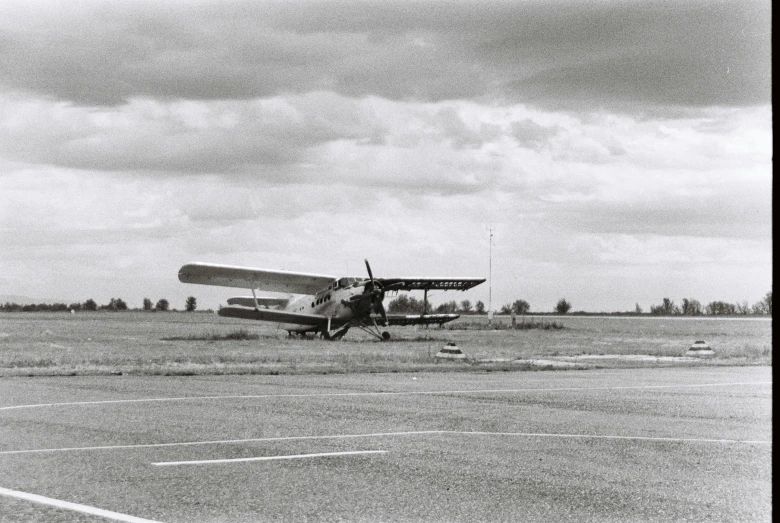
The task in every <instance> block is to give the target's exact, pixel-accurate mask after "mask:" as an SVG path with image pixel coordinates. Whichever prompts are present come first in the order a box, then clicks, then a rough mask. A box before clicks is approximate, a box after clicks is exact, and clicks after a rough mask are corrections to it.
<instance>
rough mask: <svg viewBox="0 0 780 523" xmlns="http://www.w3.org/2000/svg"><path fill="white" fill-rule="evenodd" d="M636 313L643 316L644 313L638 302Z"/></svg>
mask: <svg viewBox="0 0 780 523" xmlns="http://www.w3.org/2000/svg"><path fill="white" fill-rule="evenodd" d="M634 312H635V313H636V314H642V313H643V312H644V311H643V310H642V307H641V306H640V305H639V303H638V302H637V304H636V307H635V308H634Z"/></svg>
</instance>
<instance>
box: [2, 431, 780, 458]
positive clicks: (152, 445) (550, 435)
mask: <svg viewBox="0 0 780 523" xmlns="http://www.w3.org/2000/svg"><path fill="white" fill-rule="evenodd" d="M446 434H454V435H466V436H469V435H471V436H517V437H528V438H591V439H625V440H638V441H679V442H683V441H685V442H692V443H694V442H695V443H742V444H755V445H769V444H771V443H772V442H771V441H765V440H739V439H709V438H701V439H697V438H673V437H669V438H662V437H652V436H613V435H599V434H557V433H543V432H480V431H457V430H418V431H405V432H374V433H368V434H332V435H325V436H279V437H271V438H246V439H224V440H208V441H183V442H179V443H142V444H138V445H105V446H99V447H65V448H51V449H27V450H4V451H0V455H8V454H35V453H44V452H77V451H93V450H121V449H145V448H162V447H186V446H194V445H233V444H240V443H263V442H275V441H302V440H326V439H357V438H382V437H395V436H433V435H446Z"/></svg>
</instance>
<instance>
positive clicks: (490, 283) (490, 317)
mask: <svg viewBox="0 0 780 523" xmlns="http://www.w3.org/2000/svg"><path fill="white" fill-rule="evenodd" d="M488 230H489V231H490V248H489V252H490V266H489V269H488V270H489V272H488V324H490V322H491V321H492V320H493V227H490V228H489V229H488Z"/></svg>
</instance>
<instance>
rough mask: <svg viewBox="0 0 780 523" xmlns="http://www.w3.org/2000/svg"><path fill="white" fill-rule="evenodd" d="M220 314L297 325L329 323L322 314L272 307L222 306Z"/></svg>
mask: <svg viewBox="0 0 780 523" xmlns="http://www.w3.org/2000/svg"><path fill="white" fill-rule="evenodd" d="M218 314H219V315H220V316H226V317H228V318H242V319H245V320H260V321H270V322H273V323H295V324H297V325H327V324H328V317H327V316H322V315H321V314H301V313H299V312H285V311H276V310H271V309H259V310H258V309H249V308H246V307H222V308H221V309H219V312H218Z"/></svg>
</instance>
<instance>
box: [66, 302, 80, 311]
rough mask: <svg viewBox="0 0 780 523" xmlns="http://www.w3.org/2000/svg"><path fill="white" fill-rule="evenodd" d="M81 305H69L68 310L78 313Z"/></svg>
mask: <svg viewBox="0 0 780 523" xmlns="http://www.w3.org/2000/svg"><path fill="white" fill-rule="evenodd" d="M82 306H83V305H82V304H81V303H71V304H70V305H68V308H69V309H70V310H72V311H80V310H81V307H82Z"/></svg>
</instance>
